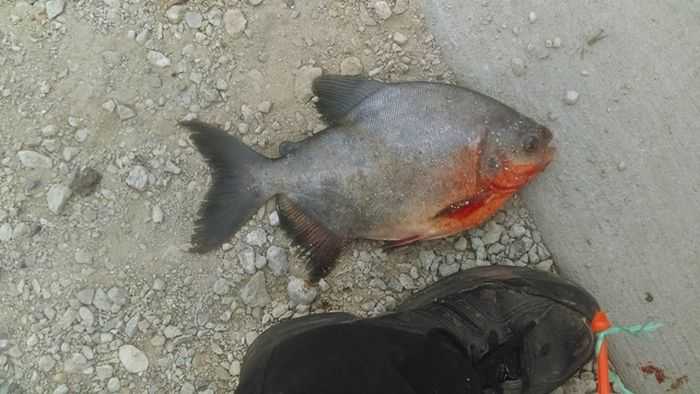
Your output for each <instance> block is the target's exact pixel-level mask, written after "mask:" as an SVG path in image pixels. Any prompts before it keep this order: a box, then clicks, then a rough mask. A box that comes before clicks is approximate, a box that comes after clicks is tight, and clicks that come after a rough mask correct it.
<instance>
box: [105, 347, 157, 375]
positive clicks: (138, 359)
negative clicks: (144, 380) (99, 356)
mask: <svg viewBox="0 0 700 394" xmlns="http://www.w3.org/2000/svg"><path fill="white" fill-rule="evenodd" d="M119 361H121V363H122V365H123V366H124V369H126V370H127V371H129V372H131V373H140V372H143V371H145V370H146V369H148V358H147V357H146V355H145V354H144V353H143V352H142V351H141V350H140V349H138V348H137V347H135V346H133V345H122V346H121V347H120V348H119ZM110 381H111V380H110Z"/></svg>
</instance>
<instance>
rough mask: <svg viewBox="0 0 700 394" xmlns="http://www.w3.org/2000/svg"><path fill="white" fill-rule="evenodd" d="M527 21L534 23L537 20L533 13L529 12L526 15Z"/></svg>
mask: <svg viewBox="0 0 700 394" xmlns="http://www.w3.org/2000/svg"><path fill="white" fill-rule="evenodd" d="M527 19H528V20H529V21H530V23H535V21H536V20H537V14H536V13H535V11H530V13H529V14H528V15H527Z"/></svg>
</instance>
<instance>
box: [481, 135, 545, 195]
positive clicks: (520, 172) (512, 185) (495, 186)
mask: <svg viewBox="0 0 700 394" xmlns="http://www.w3.org/2000/svg"><path fill="white" fill-rule="evenodd" d="M555 153H556V148H555V147H553V146H547V147H546V148H545V149H544V150H543V152H542V156H541V159H540V160H539V161H538V162H536V163H534V164H533V163H523V164H515V163H509V164H508V165H506V166H505V167H506V168H507V170H504V171H503V172H502V173H501V174H499V175H498V176H496V179H494V180H493V181H492V182H491V184H490V185H489V187H490V189H491V190H493V191H494V192H497V193H515V192H517V191H518V190H519V189H520V188H522V187H523V186H525V185H526V184H527V183H528V182H530V180H532V178H534V177H535V176H537V174H539V173H540V172H542V171H544V169H545V168H547V166H548V165H549V163H551V162H552V160H553V159H554V155H555Z"/></svg>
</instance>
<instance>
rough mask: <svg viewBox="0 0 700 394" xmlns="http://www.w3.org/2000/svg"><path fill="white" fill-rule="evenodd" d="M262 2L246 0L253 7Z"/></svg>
mask: <svg viewBox="0 0 700 394" xmlns="http://www.w3.org/2000/svg"><path fill="white" fill-rule="evenodd" d="M262 2H263V0H248V4H250V5H252V6H254V7H255V6H258V5H260V4H262Z"/></svg>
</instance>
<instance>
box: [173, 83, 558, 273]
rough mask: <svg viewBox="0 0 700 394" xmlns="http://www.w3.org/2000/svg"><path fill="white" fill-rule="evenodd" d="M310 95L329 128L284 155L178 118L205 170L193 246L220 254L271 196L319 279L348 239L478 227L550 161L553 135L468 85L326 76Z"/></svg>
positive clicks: (285, 147)
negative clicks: (207, 181) (206, 184)
mask: <svg viewBox="0 0 700 394" xmlns="http://www.w3.org/2000/svg"><path fill="white" fill-rule="evenodd" d="M312 90H313V93H314V94H315V95H316V96H317V98H318V101H317V102H316V108H317V109H318V111H319V112H320V114H321V117H322V119H323V120H324V121H325V122H326V123H327V124H328V127H327V128H326V129H325V130H323V131H321V132H319V133H318V134H316V135H314V136H312V137H310V138H308V139H306V140H304V141H301V142H296V143H294V142H288V143H283V144H282V145H280V155H281V157H279V158H268V157H265V156H263V155H261V154H259V153H256V152H255V151H254V150H252V149H251V148H250V147H248V146H246V145H244V144H242V143H241V142H240V141H239V140H238V139H236V138H235V137H234V136H232V135H229V134H228V133H226V132H225V131H224V130H222V129H220V128H218V127H216V126H213V125H209V124H206V123H203V122H201V121H197V120H193V121H185V122H181V124H182V125H184V126H186V127H187V128H189V129H190V130H191V132H192V134H191V137H192V141H193V143H194V144H195V145H196V147H197V148H198V149H199V151H200V152H201V154H202V155H203V157H204V158H205V160H206V161H207V162H208V163H209V166H210V168H211V170H212V185H211V188H210V189H209V191H208V193H207V195H206V197H205V200H204V202H203V204H202V206H201V208H200V212H199V218H198V220H197V222H196V228H195V232H194V235H193V236H192V245H193V248H192V250H193V251H195V252H199V253H204V252H207V251H210V250H212V249H214V248H216V247H218V246H219V245H221V244H222V243H223V242H225V241H227V240H228V239H229V238H230V237H231V236H232V235H233V234H234V233H235V232H236V231H237V230H238V229H239V228H240V227H241V226H242V225H243V224H244V223H245V222H246V221H247V220H249V219H250V217H251V216H252V215H253V214H254V213H255V212H256V210H257V209H258V208H259V207H260V206H261V205H262V204H264V203H265V202H266V201H267V200H268V199H270V198H272V197H276V199H277V207H278V211H279V215H280V223H281V225H282V227H283V228H284V229H285V230H286V231H287V233H288V234H289V235H290V237H291V238H292V239H293V240H294V241H295V243H296V244H298V245H299V246H300V247H301V248H302V249H303V250H304V252H305V255H306V256H307V258H308V268H309V279H310V280H312V281H317V280H319V279H320V278H322V277H324V276H326V275H327V274H328V273H329V272H330V270H331V269H332V267H333V265H334V262H335V261H336V259H337V258H338V256H339V255H340V253H341V252H342V250H343V247H344V245H346V244H347V243H348V241H350V240H352V239H359V238H363V239H372V240H384V241H389V243H388V247H390V248H391V247H398V246H403V245H408V244H410V243H413V242H416V241H419V240H427V239H435V238H441V237H445V236H449V235H452V234H455V233H458V232H461V231H463V230H466V229H469V228H473V227H475V226H478V225H479V224H481V223H483V222H484V221H485V220H486V219H488V218H489V217H490V216H492V215H493V214H494V213H495V212H496V211H497V210H498V209H499V208H501V207H502V206H503V204H504V203H505V202H506V201H507V200H508V199H509V198H510V197H511V196H512V195H513V194H514V193H515V192H516V191H518V190H519V189H520V188H522V187H523V186H524V185H525V184H527V183H528V182H529V181H530V180H531V179H532V178H533V177H535V176H536V175H537V174H538V173H540V172H541V171H542V170H543V169H544V168H545V167H546V166H547V164H549V162H550V161H551V160H552V155H553V152H554V148H553V147H551V146H550V141H551V139H552V134H551V132H550V130H549V129H548V128H546V127H544V126H542V125H540V124H538V123H537V122H535V121H534V120H532V119H530V118H528V117H525V116H523V115H521V114H519V113H518V112H516V111H515V110H514V109H512V108H510V107H508V106H506V105H504V104H502V103H500V102H498V101H497V100H495V99H493V98H490V97H488V96H485V95H483V94H481V93H478V92H475V91H472V90H470V89H467V88H463V87H458V86H454V85H449V84H445V83H436V82H420V81H417V82H396V83H384V82H379V81H375V80H367V79H359V78H354V77H343V76H333V75H328V76H321V77H318V78H317V79H316V80H314V82H313V86H312Z"/></svg>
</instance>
